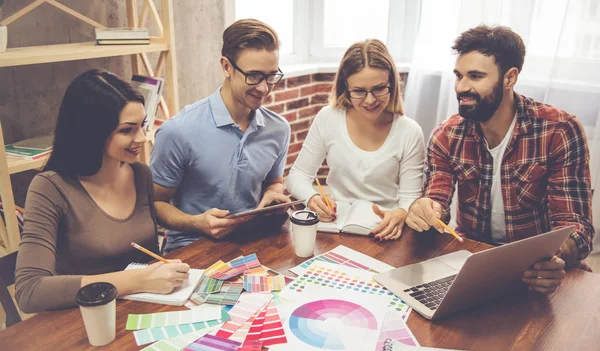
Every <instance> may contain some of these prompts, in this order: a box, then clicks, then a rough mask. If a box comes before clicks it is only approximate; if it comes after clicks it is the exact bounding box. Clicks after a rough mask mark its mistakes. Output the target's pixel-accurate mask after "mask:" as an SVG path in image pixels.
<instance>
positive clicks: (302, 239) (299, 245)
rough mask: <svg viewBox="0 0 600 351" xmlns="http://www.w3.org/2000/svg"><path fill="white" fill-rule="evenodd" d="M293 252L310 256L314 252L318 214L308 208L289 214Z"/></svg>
mask: <svg viewBox="0 0 600 351" xmlns="http://www.w3.org/2000/svg"><path fill="white" fill-rule="evenodd" d="M290 221H291V222H292V236H293V241H294V253H295V254H296V256H299V257H310V256H312V255H313V254H314V252H315V241H316V240H317V224H318V223H319V215H318V214H317V213H316V212H314V211H310V210H299V211H296V212H294V213H292V215H291V216H290Z"/></svg>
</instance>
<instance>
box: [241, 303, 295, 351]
mask: <svg viewBox="0 0 600 351" xmlns="http://www.w3.org/2000/svg"><path fill="white" fill-rule="evenodd" d="M248 338H250V335H248V337H247V338H246V339H248ZM258 340H260V341H262V342H263V346H270V345H277V344H285V343H286V342H287V339H286V337H285V330H283V324H282V322H281V318H280V316H279V312H278V310H277V307H276V305H275V301H273V300H271V302H269V305H268V306H267V313H266V314H265V320H264V321H263V326H262V330H261V331H260V338H259V339H258Z"/></svg>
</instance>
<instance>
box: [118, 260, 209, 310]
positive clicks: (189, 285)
mask: <svg viewBox="0 0 600 351" xmlns="http://www.w3.org/2000/svg"><path fill="white" fill-rule="evenodd" d="M147 266H148V265H147V264H143V263H130V264H129V265H128V266H127V267H126V268H125V270H128V269H140V268H144V267H147ZM189 273H190V277H189V278H188V280H187V281H185V282H184V283H183V284H182V285H181V286H180V287H179V288H177V289H175V290H174V291H173V292H171V293H170V294H155V293H137V294H131V295H126V296H123V297H121V298H122V299H125V300H133V301H142V302H150V303H158V304H163V305H172V306H183V305H184V304H185V303H186V302H187V300H188V299H189V298H190V296H191V295H192V293H193V292H194V290H196V287H197V286H198V284H199V283H200V280H202V276H203V275H204V269H193V268H192V269H190V271H189Z"/></svg>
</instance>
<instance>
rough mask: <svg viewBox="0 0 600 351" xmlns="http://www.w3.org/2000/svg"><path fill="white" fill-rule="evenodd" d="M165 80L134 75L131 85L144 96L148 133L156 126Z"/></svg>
mask: <svg viewBox="0 0 600 351" xmlns="http://www.w3.org/2000/svg"><path fill="white" fill-rule="evenodd" d="M164 82H165V80H164V79H163V78H154V77H145V76H140V75H137V74H134V75H133V76H132V77H131V84H132V85H133V86H134V87H136V89H137V90H138V91H139V92H140V93H142V95H143V96H144V100H145V102H146V104H145V110H146V118H147V120H146V128H147V129H146V131H148V132H149V131H150V130H151V129H152V126H153V125H154V121H155V119H156V118H155V116H156V109H157V107H158V103H159V102H160V95H161V94H162V89H163V86H164Z"/></svg>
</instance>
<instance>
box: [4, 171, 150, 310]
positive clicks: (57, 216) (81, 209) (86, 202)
mask: <svg viewBox="0 0 600 351" xmlns="http://www.w3.org/2000/svg"><path fill="white" fill-rule="evenodd" d="M131 166H132V168H133V171H134V177H135V187H136V204H135V208H134V210H133V212H132V213H131V215H130V216H129V217H128V218H126V219H118V218H114V217H112V216H110V215H109V214H107V213H106V212H104V211H103V210H102V209H101V208H100V207H99V206H98V205H97V204H96V202H95V201H94V200H93V199H92V197H91V196H90V195H89V193H88V192H87V191H86V190H85V188H84V187H83V186H82V185H81V183H80V182H79V181H78V180H77V179H76V178H64V177H61V176H60V175H59V174H57V173H56V172H53V171H48V172H43V173H40V174H38V175H37V176H36V177H35V178H34V179H33V181H32V182H31V185H30V187H29V190H28V193H27V199H26V202H25V216H24V227H23V233H22V234H21V245H20V246H19V254H18V257H17V267H16V273H15V274H16V276H15V288H16V298H17V302H18V304H19V306H20V307H21V309H22V310H23V311H24V312H27V313H33V312H40V311H44V310H49V309H58V308H66V307H73V306H76V301H75V295H76V293H77V291H78V290H79V288H80V287H81V278H82V276H84V275H93V274H102V273H108V272H116V271H120V270H123V269H124V268H125V267H126V266H127V264H129V263H130V262H146V261H148V257H147V256H146V255H144V254H142V253H141V252H139V251H138V250H136V249H134V248H133V247H131V245H130V244H131V242H132V241H135V242H137V243H138V244H140V245H142V246H144V247H146V248H148V249H149V250H153V251H155V252H157V251H158V248H157V241H156V217H155V211H154V202H153V201H152V199H153V195H154V194H153V193H154V192H153V188H152V174H151V172H150V169H149V168H148V167H147V166H146V165H144V164H142V163H135V164H132V165H131Z"/></svg>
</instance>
